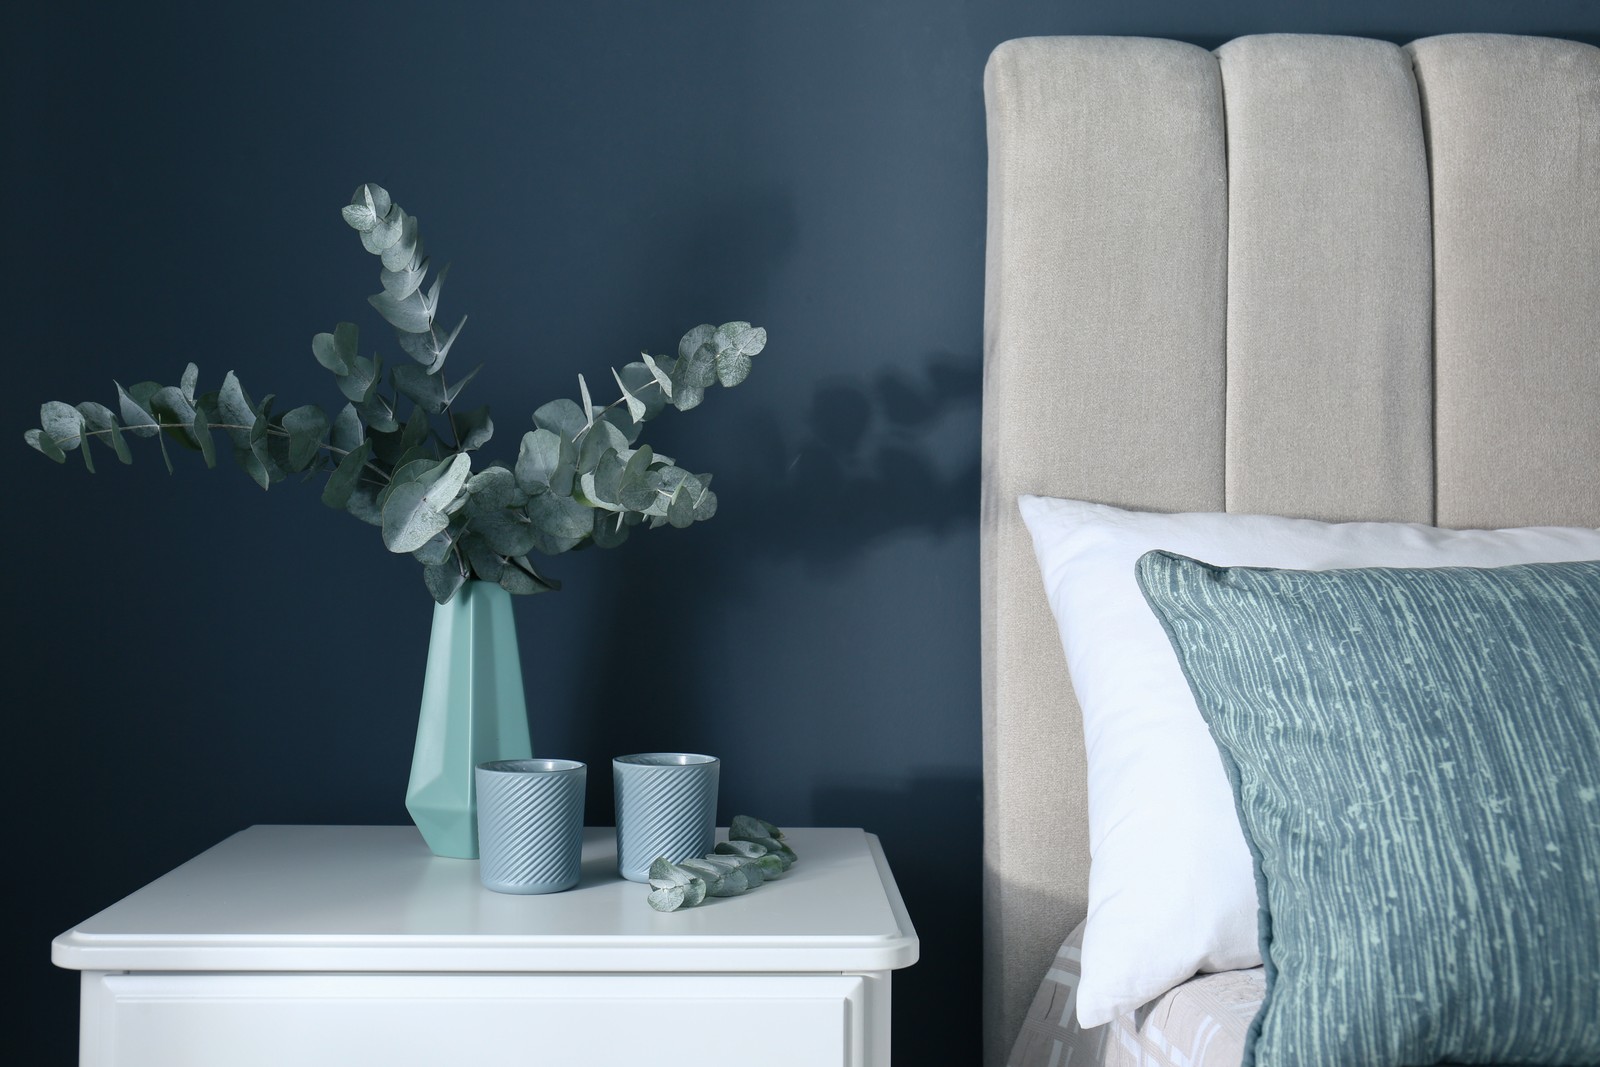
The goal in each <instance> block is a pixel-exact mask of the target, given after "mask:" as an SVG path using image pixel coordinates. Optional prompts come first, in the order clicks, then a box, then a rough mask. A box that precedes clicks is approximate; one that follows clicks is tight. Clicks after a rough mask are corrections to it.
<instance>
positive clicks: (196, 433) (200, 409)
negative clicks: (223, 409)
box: [189, 394, 217, 468]
mask: <svg viewBox="0 0 1600 1067" xmlns="http://www.w3.org/2000/svg"><path fill="white" fill-rule="evenodd" d="M211 395H214V394H208V398H209V396H211ZM216 421H217V413H216V412H215V411H213V410H212V409H211V401H210V400H209V399H207V400H201V401H196V402H195V406H194V420H193V421H192V422H190V423H189V436H190V437H192V438H194V443H195V444H196V445H198V446H200V457H201V458H202V459H204V460H205V463H206V467H207V468H214V467H216V465H217V447H216V442H215V441H213V440H212V439H211V424H212V423H214V422H216Z"/></svg>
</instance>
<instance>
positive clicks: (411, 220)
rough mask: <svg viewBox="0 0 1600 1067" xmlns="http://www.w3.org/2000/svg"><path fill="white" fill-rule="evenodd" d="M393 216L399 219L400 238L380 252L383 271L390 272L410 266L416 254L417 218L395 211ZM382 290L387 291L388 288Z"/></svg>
mask: <svg viewBox="0 0 1600 1067" xmlns="http://www.w3.org/2000/svg"><path fill="white" fill-rule="evenodd" d="M395 214H397V215H399V216H400V218H401V223H400V236H399V237H398V238H397V239H396V240H395V242H394V244H392V245H390V246H389V247H388V248H385V249H383V250H382V252H381V258H382V260H383V266H384V269H385V270H391V271H393V270H404V269H405V268H407V267H409V266H411V263H412V261H413V260H414V259H415V257H416V252H417V217H416V216H415V215H407V214H406V213H405V212H403V211H397V212H395ZM384 288H385V289H387V288H388V286H384Z"/></svg>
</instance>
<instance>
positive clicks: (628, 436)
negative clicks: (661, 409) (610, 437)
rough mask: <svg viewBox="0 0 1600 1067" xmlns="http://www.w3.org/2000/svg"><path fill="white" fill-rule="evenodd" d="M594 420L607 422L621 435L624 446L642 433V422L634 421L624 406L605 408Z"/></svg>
mask: <svg viewBox="0 0 1600 1067" xmlns="http://www.w3.org/2000/svg"><path fill="white" fill-rule="evenodd" d="M595 421H596V422H597V423H599V422H604V423H609V424H610V425H611V427H612V428H613V429H615V430H616V431H617V433H618V434H620V435H621V440H622V443H623V445H624V447H626V446H628V445H632V444H633V443H634V442H635V441H637V440H638V439H639V435H640V434H642V433H644V423H642V422H634V421H633V415H632V414H631V413H630V412H629V411H628V410H627V409H626V408H607V409H606V410H605V411H603V412H601V413H600V417H599V418H598V419H596V420H595ZM589 432H590V433H593V432H594V431H593V430H590V431H589Z"/></svg>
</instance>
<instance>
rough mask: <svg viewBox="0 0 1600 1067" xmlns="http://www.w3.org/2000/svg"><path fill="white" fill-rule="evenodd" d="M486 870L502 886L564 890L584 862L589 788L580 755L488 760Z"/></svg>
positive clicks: (487, 882)
mask: <svg viewBox="0 0 1600 1067" xmlns="http://www.w3.org/2000/svg"><path fill="white" fill-rule="evenodd" d="M476 773H477V784H478V853H479V860H478V864H479V867H478V875H479V878H480V879H481V880H482V882H483V884H484V887H485V888H488V889H492V890H494V891H495V892H496V893H559V892H561V891H562V890H563V889H571V888H572V887H573V886H575V885H577V884H578V877H579V874H580V871H581V869H582V864H583V790H584V781H585V779H586V778H587V777H588V768H587V767H586V766H585V765H584V764H582V763H579V762H578V761H576V760H564V759H517V760H495V761H493V762H489V763H480V764H479V765H478V766H477V768H476Z"/></svg>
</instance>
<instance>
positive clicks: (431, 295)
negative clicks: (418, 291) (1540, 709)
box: [422, 263, 450, 323]
mask: <svg viewBox="0 0 1600 1067" xmlns="http://www.w3.org/2000/svg"><path fill="white" fill-rule="evenodd" d="M449 276H450V265H449V264H448V263H447V264H445V268H444V270H441V271H440V272H439V273H438V274H436V275H435V276H434V279H433V284H432V285H430V286H428V291H427V292H426V293H425V294H423V297H422V307H423V309H424V310H425V311H427V313H428V322H430V323H432V322H433V317H434V315H435V314H436V313H437V312H438V310H439V291H440V290H441V289H443V288H444V280H445V279H446V278H448V277H449Z"/></svg>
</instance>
